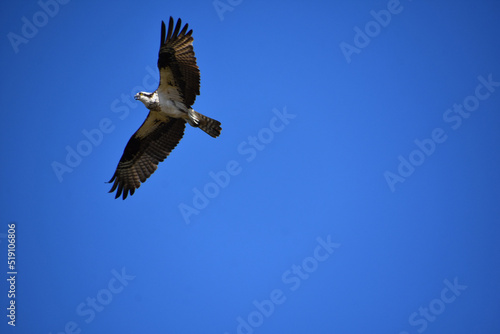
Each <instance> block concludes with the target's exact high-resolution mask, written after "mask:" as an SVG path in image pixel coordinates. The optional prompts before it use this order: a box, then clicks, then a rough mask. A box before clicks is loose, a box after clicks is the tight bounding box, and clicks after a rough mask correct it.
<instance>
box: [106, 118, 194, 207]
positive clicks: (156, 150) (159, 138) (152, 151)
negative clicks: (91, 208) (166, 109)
mask: <svg viewBox="0 0 500 334" xmlns="http://www.w3.org/2000/svg"><path fill="white" fill-rule="evenodd" d="M159 117H160V115H158V114H157V113H153V112H150V113H149V115H148V117H147V118H146V120H145V121H144V123H143V124H142V125H141V127H140V128H139V129H138V130H137V131H136V132H135V133H134V135H133V136H132V137H131V138H130V140H129V141H128V143H127V146H126V147H125V150H124V151H123V155H122V157H121V159H120V162H119V163H118V166H117V167H116V171H115V174H114V175H113V177H112V178H111V180H109V183H111V182H113V181H114V183H113V187H112V188H111V190H110V191H109V192H110V193H111V192H113V191H115V190H116V196H115V198H118V197H120V195H121V194H122V193H123V199H125V198H127V196H128V194H129V193H130V195H133V194H134V192H135V189H137V188H139V187H140V186H141V182H144V181H146V179H147V178H148V177H150V176H151V174H153V173H154V171H155V170H156V168H157V167H158V163H159V162H160V161H163V160H164V159H165V158H166V157H167V156H168V155H169V154H170V152H171V151H172V150H173V149H174V148H175V147H176V146H177V144H178V143H179V141H180V140H181V138H182V136H183V135H184V128H185V126H186V122H185V121H184V120H183V119H179V118H170V117H166V116H165V117H162V118H159Z"/></svg>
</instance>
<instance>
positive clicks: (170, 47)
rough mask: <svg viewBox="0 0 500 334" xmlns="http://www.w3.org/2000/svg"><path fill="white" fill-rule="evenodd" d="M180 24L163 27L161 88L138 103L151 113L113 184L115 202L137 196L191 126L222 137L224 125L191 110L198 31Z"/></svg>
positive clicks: (197, 76)
mask: <svg viewBox="0 0 500 334" xmlns="http://www.w3.org/2000/svg"><path fill="white" fill-rule="evenodd" d="M181 25H182V24H181V19H178V20H177V23H176V25H175V28H174V19H173V18H172V17H170V21H169V23H168V32H167V31H166V29H165V23H164V22H163V21H162V22H161V40H160V51H159V54H158V69H159V70H160V84H159V86H158V89H156V91H154V92H153V93H146V92H139V93H137V94H136V95H135V96H134V98H135V99H136V100H139V101H141V102H142V103H144V105H145V106H146V108H148V109H149V114H148V117H147V118H146V120H145V121H144V123H143V124H142V125H141V127H140V128H139V129H138V130H137V131H136V132H135V133H134V135H133V136H132V137H131V138H130V140H129V141H128V143H127V146H126V147H125V150H124V151H123V155H122V157H121V159H120V162H119V163H118V166H117V167H116V171H115V173H114V174H113V177H112V178H111V180H109V182H108V183H111V182H114V183H113V186H112V187H111V190H110V191H109V192H110V193H111V192H113V191H115V190H116V196H115V198H118V197H120V195H122V194H123V199H125V198H127V196H128V194H129V193H130V195H133V194H134V192H135V190H136V189H137V188H139V187H140V186H141V182H145V181H146V179H147V178H148V177H150V176H151V174H153V173H154V171H155V170H156V168H157V167H158V163H159V162H161V161H163V160H164V159H165V158H166V157H167V156H168V155H169V154H170V152H172V150H173V149H174V148H175V147H176V146H177V144H178V143H179V141H180V140H181V138H182V136H183V135H184V128H185V126H186V122H187V123H189V125H191V126H193V127H199V128H200V129H202V130H203V131H205V132H206V133H207V134H209V135H210V136H212V137H214V138H216V137H217V136H219V135H220V132H221V127H220V125H221V124H220V122H218V121H216V120H214V119H211V118H209V117H207V116H204V115H202V114H200V113H198V112H196V111H194V110H193V109H192V108H191V106H192V105H193V103H194V100H195V99H196V95H200V70H199V69H198V66H197V65H196V58H195V56H194V51H193V37H192V36H191V34H192V33H193V30H189V31H187V29H188V25H187V24H186V25H184V27H183V28H182V30H181Z"/></svg>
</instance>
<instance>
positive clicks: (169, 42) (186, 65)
mask: <svg viewBox="0 0 500 334" xmlns="http://www.w3.org/2000/svg"><path fill="white" fill-rule="evenodd" d="M181 26H182V22H181V19H178V20H177V23H176V25H175V28H174V19H173V18H172V17H170V20H169V23H168V31H166V28H165V23H164V22H163V21H162V22H161V41H160V51H159V54H158V68H159V70H160V86H159V87H158V91H159V92H160V93H161V92H162V91H163V90H164V89H165V85H169V86H174V85H175V87H176V88H177V89H178V90H179V94H181V95H182V98H183V99H184V101H183V102H184V104H185V105H186V106H187V107H190V106H192V105H193V103H194V100H195V99H196V95H200V70H199V68H198V66H197V65H196V57H195V56H194V51H193V36H191V34H192V33H193V30H189V31H187V29H188V25H187V24H186V25H184V27H183V28H182V30H181ZM164 68H169V69H170V71H162V69H164ZM170 73H171V75H170ZM162 86H163V87H162Z"/></svg>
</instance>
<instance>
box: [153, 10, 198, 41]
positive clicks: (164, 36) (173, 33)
mask: <svg viewBox="0 0 500 334" xmlns="http://www.w3.org/2000/svg"><path fill="white" fill-rule="evenodd" d="M181 26H182V20H181V19H180V18H179V19H177V23H176V24H175V28H174V18H173V17H172V16H170V19H169V20H168V32H167V29H166V27H165V22H163V21H161V40H160V48H161V47H162V46H163V44H165V43H166V42H167V41H169V40H170V39H172V38H175V37H177V36H184V35H186V36H190V35H191V34H192V33H193V30H189V31H187V30H188V27H189V24H187V23H186V24H185V25H184V27H183V28H182V30H181ZM179 31H180V32H179ZM186 32H187V33H186Z"/></svg>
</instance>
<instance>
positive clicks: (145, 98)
mask: <svg viewBox="0 0 500 334" xmlns="http://www.w3.org/2000/svg"><path fill="white" fill-rule="evenodd" d="M134 99H136V100H139V101H141V102H142V103H144V105H145V106H146V107H147V108H148V109H149V107H151V105H152V104H153V103H155V102H158V95H156V94H155V93H147V92H139V93H137V94H135V96H134Z"/></svg>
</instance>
